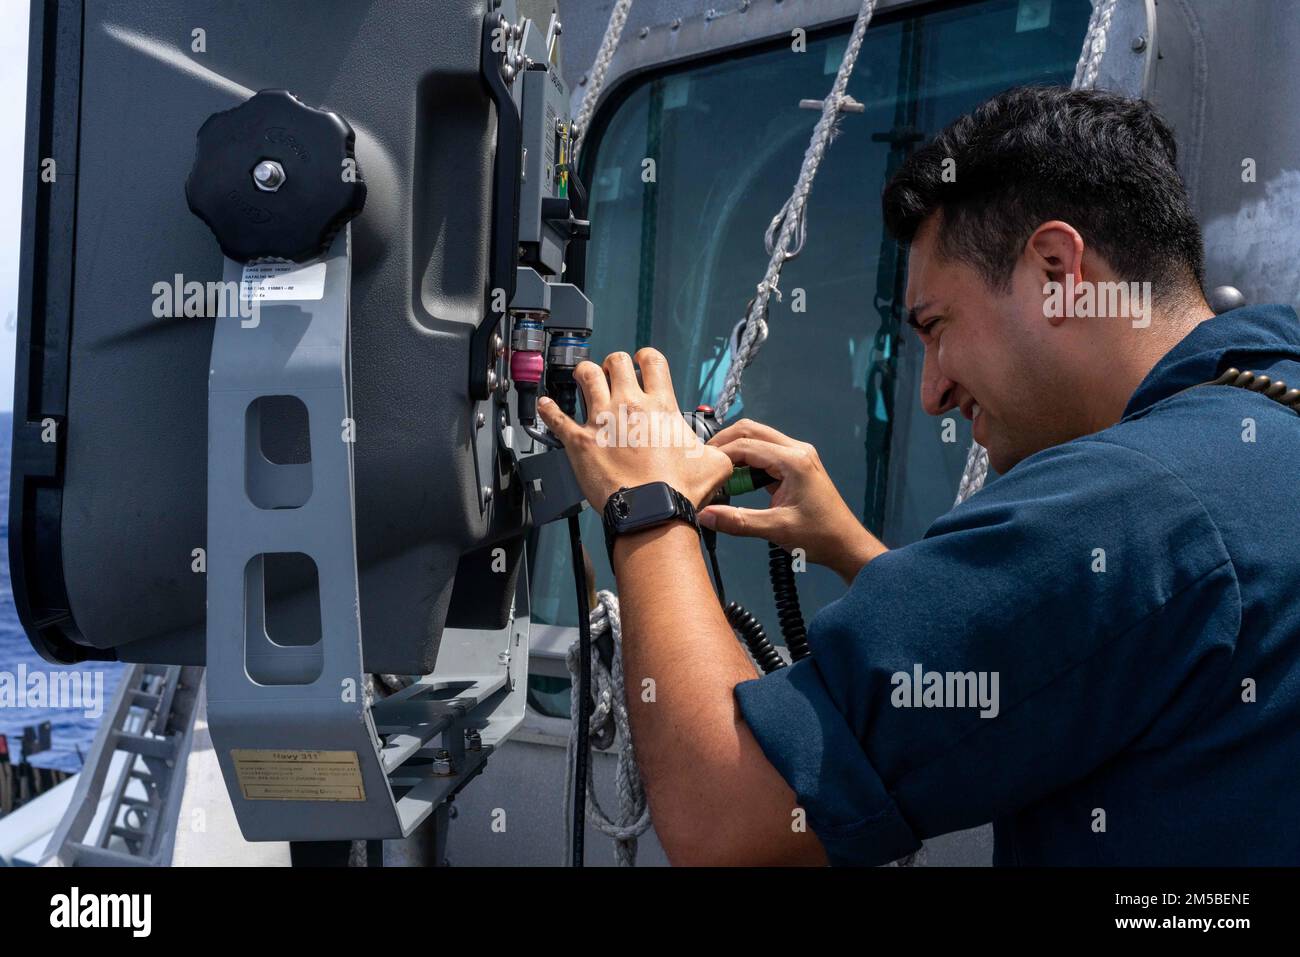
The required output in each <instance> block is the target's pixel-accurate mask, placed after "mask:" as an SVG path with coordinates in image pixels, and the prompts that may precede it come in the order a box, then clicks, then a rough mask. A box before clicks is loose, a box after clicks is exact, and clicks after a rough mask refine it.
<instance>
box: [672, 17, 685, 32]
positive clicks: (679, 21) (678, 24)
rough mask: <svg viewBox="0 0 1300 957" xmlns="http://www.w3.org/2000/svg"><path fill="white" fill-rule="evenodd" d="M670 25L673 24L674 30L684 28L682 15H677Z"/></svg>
mask: <svg viewBox="0 0 1300 957" xmlns="http://www.w3.org/2000/svg"><path fill="white" fill-rule="evenodd" d="M670 26H671V27H672V29H674V30H680V29H681V28H682V18H681V17H677V18H676V19H675V20H673V22H672V23H671V24H670Z"/></svg>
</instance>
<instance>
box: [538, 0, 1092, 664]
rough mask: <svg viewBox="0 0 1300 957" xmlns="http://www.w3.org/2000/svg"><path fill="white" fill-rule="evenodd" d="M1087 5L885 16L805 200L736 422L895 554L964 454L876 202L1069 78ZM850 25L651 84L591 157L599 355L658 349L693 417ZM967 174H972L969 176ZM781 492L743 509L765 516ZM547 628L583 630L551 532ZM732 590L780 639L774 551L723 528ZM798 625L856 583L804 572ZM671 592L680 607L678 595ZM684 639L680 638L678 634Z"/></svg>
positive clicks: (710, 389) (600, 541)
mask: <svg viewBox="0 0 1300 957" xmlns="http://www.w3.org/2000/svg"><path fill="white" fill-rule="evenodd" d="M1089 11H1090V6H1089V3H1088V0H1033V2H1030V0H987V2H981V3H971V4H968V5H964V6H960V7H956V8H953V7H947V8H944V9H939V10H934V11H933V12H928V13H925V12H922V13H919V14H918V13H912V14H910V15H907V16H904V17H901V18H897V17H896V18H893V19H883V18H882V19H881V20H880V21H879V22H877V23H875V24H873V25H872V26H871V28H870V29H869V30H868V31H867V39H866V42H865V44H864V46H863V49H862V53H861V55H860V56H859V58H858V62H857V66H856V69H855V71H854V74H853V76H852V78H851V80H850V83H849V86H848V92H849V94H850V95H852V96H853V97H854V98H855V99H857V100H858V101H859V102H861V103H862V104H864V107H865V110H864V112H862V113H845V114H844V115H843V116H842V117H841V122H840V126H839V133H838V135H837V136H836V138H835V139H834V141H833V143H832V145H831V147H830V149H829V151H828V152H827V154H826V158H825V160H824V162H823V163H822V166H821V169H820V172H819V174H818V177H817V181H816V184H815V186H814V188H813V191H812V195H811V199H810V202H809V206H808V217H807V241H806V244H805V245H804V248H803V251H802V253H801V254H800V255H799V257H798V258H796V259H794V260H792V261H791V262H789V263H788V264H787V265H786V266H785V269H784V272H783V274H782V277H781V292H782V297H781V299H780V301H776V300H775V299H773V301H772V304H771V308H770V312H769V336H768V339H767V342H766V343H765V345H764V346H763V348H762V350H761V351H760V353H759V355H758V357H757V359H756V360H755V361H754V363H753V364H752V365H751V366H750V367H749V368H748V369H747V370H746V373H745V377H744V384H743V390H742V392H741V396H740V400H739V401H737V402H736V403H735V404H734V405H733V407H732V409H731V410H730V413H729V417H734V416H737V415H743V416H748V417H750V418H754V419H756V420H758V421H761V422H765V423H767V424H769V425H771V426H773V427H775V428H777V429H780V430H781V431H783V432H785V433H787V434H788V435H791V436H793V437H795V438H797V439H800V440H803V441H807V442H811V443H812V444H813V445H815V446H816V447H817V450H818V452H819V454H820V456H821V459H822V461H823V462H824V463H825V465H826V468H827V470H828V471H829V473H830V476H831V478H832V479H833V480H834V482H835V484H836V487H837V488H838V489H839V490H840V492H841V494H843V496H844V498H845V499H846V501H847V502H848V503H849V505H850V507H852V508H853V509H854V511H855V512H856V513H857V515H858V517H859V519H860V520H862V521H863V522H864V523H865V524H866V525H867V527H868V528H871V529H872V530H873V531H874V532H876V533H877V534H879V535H881V536H882V537H883V539H884V541H885V542H886V543H887V544H889V545H891V546H897V545H901V544H905V543H907V542H911V541H914V540H916V539H918V538H920V537H921V535H922V534H923V533H924V532H925V529H926V528H927V527H929V525H930V524H931V523H932V522H933V521H934V520H935V519H936V518H937V517H938V516H939V515H941V514H942V513H943V512H945V511H946V510H947V509H949V508H950V507H951V506H952V501H953V496H954V495H955V493H956V488H957V483H958V480H959V478H960V475H961V470H962V466H963V464H964V462H965V457H966V450H967V448H968V447H969V444H970V428H969V423H967V422H966V421H965V420H964V419H962V417H961V416H960V414H958V413H956V412H955V411H954V412H953V413H952V414H951V415H950V416H948V418H951V419H952V420H953V422H954V424H955V431H953V434H952V436H951V437H952V439H953V441H950V442H949V441H944V429H945V425H944V421H943V419H942V418H939V419H936V418H932V417H930V416H927V415H926V414H925V413H924V411H923V410H922V409H921V408H920V402H919V394H918V392H919V371H920V359H921V348H920V343H919V341H918V340H917V339H916V337H915V333H913V332H912V331H911V330H910V329H908V328H907V327H906V326H905V325H904V326H902V327H901V331H900V326H899V319H900V318H901V317H900V315H899V314H900V313H901V311H902V291H903V288H904V286H903V283H904V281H905V266H906V263H905V261H904V260H903V259H902V257H901V255H900V253H899V250H898V248H897V246H896V244H894V243H893V242H892V241H889V240H888V239H887V238H886V236H885V233H884V229H883V225H882V222H881V215H880V192H881V189H882V187H883V185H884V183H885V180H886V178H887V173H888V172H889V171H890V170H891V169H892V168H893V167H894V166H895V165H896V164H897V163H898V162H900V161H901V159H902V158H903V157H904V156H905V155H906V151H907V149H908V148H909V146H910V145H911V144H914V143H915V142H917V139H918V137H919V138H921V139H928V138H929V137H931V136H933V135H934V134H935V133H937V132H938V131H939V130H940V129H942V127H943V126H945V125H946V124H948V123H949V122H951V121H952V120H954V119H955V118H956V117H957V116H959V115H960V114H962V113H964V112H966V111H968V110H970V109H971V108H973V107H974V106H976V105H977V104H978V103H980V102H981V101H983V100H985V99H987V98H988V97H990V96H992V95H993V94H995V93H997V92H999V91H1001V90H1003V89H1005V88H1007V87H1009V86H1015V85H1019V84H1024V83H1060V84H1068V83H1069V82H1070V79H1071V77H1072V76H1073V73H1074V67H1075V63H1076V61H1077V59H1078V55H1079V49H1080V46H1081V44H1082V41H1083V36H1084V32H1085V30H1086V26H1087V21H1088V15H1089ZM848 30H849V27H848V26H845V27H843V28H838V29H836V30H835V31H833V32H830V33H825V34H821V35H817V34H814V35H812V36H810V37H809V38H808V42H807V49H806V51H805V52H801V53H796V52H794V51H792V49H791V46H790V44H789V43H787V42H782V43H781V44H779V45H777V46H772V47H767V48H763V49H759V50H754V49H750V50H747V51H742V52H738V53H734V54H731V55H728V56H726V57H725V58H721V59H714V60H710V61H707V62H701V63H697V64H694V65H690V66H688V67H686V68H681V69H675V70H672V71H669V72H662V73H659V74H655V75H652V76H650V77H649V78H648V79H646V80H644V81H641V82H640V83H639V84H638V85H636V86H635V88H633V89H632V90H631V91H630V92H629V93H628V94H627V95H626V96H625V97H624V98H622V99H621V100H619V101H617V102H615V103H612V104H611V105H609V106H607V107H605V108H604V109H603V111H602V117H600V118H598V124H599V123H600V121H601V120H602V119H603V120H604V125H603V126H600V125H598V127H597V129H596V130H595V131H594V135H593V142H592V143H591V145H590V148H589V151H588V152H589V153H590V155H588V156H587V157H585V160H584V162H585V165H586V169H587V174H588V175H587V179H588V181H589V183H590V193H591V211H590V212H591V220H592V237H591V241H590V244H589V250H588V265H587V293H588V295H589V296H590V297H591V300H592V302H593V303H594V305H595V315H596V327H595V328H596V331H595V333H594V334H593V336H592V339H591V351H592V358H593V359H595V360H597V361H600V360H601V359H603V358H604V356H605V355H607V354H608V353H609V352H613V351H616V350H620V349H621V350H626V351H629V352H631V351H634V350H635V349H636V348H639V347H640V346H643V345H653V346H654V347H655V348H657V349H659V350H660V351H662V352H663V353H664V354H665V355H666V356H667V358H668V361H669V364H670V366H671V368H672V373H673V382H674V387H675V389H676V392H677V398H678V400H679V401H680V403H681V405H682V407H683V408H684V409H690V408H694V407H695V406H696V405H697V404H700V403H705V404H713V403H714V401H715V400H716V398H717V394H718V391H719V389H720V387H721V383H722V379H723V375H724V374H725V372H726V366H727V362H728V361H729V356H730V353H729V347H728V342H729V339H730V337H731V335H732V332H733V329H734V327H735V325H736V323H737V322H739V321H740V320H741V319H743V317H744V314H745V308H746V303H747V302H748V301H749V299H750V297H751V296H752V295H753V294H754V288H755V285H756V284H757V282H758V281H759V279H761V278H762V275H763V272H764V270H765V267H766V265H767V258H768V257H767V255H766V253H765V251H764V248H763V233H764V230H765V228H766V227H767V225H768V223H769V222H770V220H771V218H772V216H773V214H774V213H775V212H776V211H777V210H778V209H779V208H780V207H781V205H782V203H784V202H785V200H786V198H787V196H788V195H789V192H790V189H791V187H792V186H793V184H794V182H795V180H796V178H797V177H798V174H799V169H800V166H801V163H802V159H803V155H804V150H805V149H806V148H807V145H808V140H809V137H810V135H811V133H812V129H813V127H814V125H815V124H816V122H817V120H818V118H819V115H820V114H819V112H818V111H816V110H811V109H801V108H800V106H799V101H800V100H801V99H816V98H819V97H822V96H824V95H825V93H826V92H827V91H828V90H829V89H830V87H831V84H832V82H833V80H834V76H835V73H836V71H837V69H838V67H839V64H840V60H841V57H842V56H843V53H844V48H845V45H846V43H847V41H848ZM958 175H960V171H958ZM767 499H768V496H767V493H766V492H762V491H759V492H755V493H751V494H750V495H749V496H747V497H745V498H742V499H737V500H736V502H735V504H742V505H750V506H753V507H763V506H764V505H766V503H767ZM582 534H583V540H584V542H585V543H586V545H587V549H588V551H589V553H590V555H591V558H592V561H593V563H594V566H595V568H596V574H597V583H598V587H600V588H613V587H614V580H613V575H612V574H611V572H610V569H609V566H608V562H607V560H606V555H605V548H604V538H603V534H602V532H601V526H600V516H599V515H598V514H597V513H595V512H593V511H592V510H590V509H587V510H584V512H583V516H582ZM534 557H535V563H534V569H535V570H534V574H533V576H532V579H531V580H532V582H533V586H534V590H533V617H534V619H535V620H537V621H542V622H546V623H550V624H563V625H570V626H572V625H575V624H576V610H575V609H576V603H575V599H574V586H573V572H572V569H571V567H570V558H569V548H568V532H567V530H566V528H565V524H564V523H563V522H557V523H554V524H552V525H550V526H547V527H545V528H543V529H542V530H540V532H539V535H538V540H537V548H536V550H535V556H534ZM719 559H720V563H721V566H722V572H723V580H724V582H725V584H726V588H727V597H728V598H735V599H737V600H739V601H740V602H741V603H742V604H744V605H745V606H746V607H747V608H748V609H749V610H750V611H752V612H753V613H754V614H756V615H757V616H758V617H759V619H760V620H761V621H763V622H764V624H765V626H766V627H767V629H768V631H769V634H771V635H772V636H773V637H777V635H776V632H777V620H776V613H775V608H774V605H773V600H772V593H771V587H770V585H769V582H768V578H767V546H766V544H765V543H764V542H762V541H759V540H755V539H734V538H728V537H727V536H720V537H719ZM797 580H798V584H799V594H800V600H801V605H802V608H803V611H804V617H805V620H811V618H812V616H813V614H815V613H816V611H817V610H818V609H819V608H821V607H822V606H823V605H825V604H826V603H828V602H830V601H833V600H834V599H835V598H837V597H838V596H839V595H840V594H842V593H843V590H844V586H843V584H842V582H841V581H840V580H839V578H838V577H837V576H836V575H835V574H834V573H832V572H830V571H828V570H826V569H823V568H818V567H813V566H810V567H809V569H808V571H807V572H806V573H804V574H800V575H799V576H798V578H797ZM669 597H670V596H669ZM683 639H684V640H687V638H686V636H683Z"/></svg>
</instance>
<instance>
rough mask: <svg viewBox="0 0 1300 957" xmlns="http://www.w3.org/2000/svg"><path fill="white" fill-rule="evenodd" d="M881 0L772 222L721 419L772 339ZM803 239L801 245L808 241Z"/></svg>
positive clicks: (862, 22)
mask: <svg viewBox="0 0 1300 957" xmlns="http://www.w3.org/2000/svg"><path fill="white" fill-rule="evenodd" d="M875 9H876V0H863V3H862V9H861V10H859V11H858V19H857V22H856V23H854V24H853V33H852V34H851V35H850V37H849V43H848V46H847V47H845V48H844V58H843V59H842V60H841V61H840V69H839V72H838V73H836V74H835V83H834V85H833V86H832V87H831V92H830V94H829V95H828V96H827V97H826V99H825V100H824V101H823V102H822V115H821V119H819V120H818V121H817V125H816V126H815V127H814V128H813V133H812V139H811V140H810V141H809V143H808V149H807V151H805V153H804V155H803V166H802V167H801V168H800V170H799V178H798V179H797V180H796V181H795V184H794V190H793V191H792V192H791V193H790V198H789V199H787V200H786V201H785V204H784V205H782V207H781V210H780V212H778V213H777V214H776V217H775V218H774V219H773V220H772V225H770V226H769V227H768V230H767V232H768V235H771V234H772V233H774V232H776V230H775V228H774V227H775V224H776V223H777V222H780V224H781V231H780V233H779V234H778V235H777V239H776V242H775V243H772V244H770V245H768V251H769V253H770V254H771V259H769V260H768V263H767V272H765V273H764V274H763V281H762V282H760V283H759V284H758V293H757V295H755V296H754V301H753V302H752V303H751V304H750V307H749V316H748V317H747V319H746V321H745V332H744V335H742V336H741V338H740V349H739V350H738V351H737V352H736V354H735V355H733V356H732V359H731V365H730V367H729V368H728V369H727V377H726V381H725V382H724V383H723V385H722V395H721V396H719V398H718V401H717V402H716V403H714V410H715V411H716V413H717V416H718V418H719V419H721V418H724V417H725V416H726V414H727V410H728V409H729V408H731V405H732V403H733V402H734V401H735V399H736V395H737V393H739V391H740V379H741V376H743V375H744V374H745V368H746V367H747V366H748V365H749V364H750V363H751V362H753V361H754V357H755V356H756V355H758V350H759V349H760V348H762V346H763V343H764V341H766V339H767V304H768V300H769V299H771V297H772V295H773V294H775V295H776V298H777V300H778V301H779V300H780V298H781V291H780V289H779V288H778V283H779V282H780V281H781V269H782V267H783V266H785V263H786V261H787V260H789V259H791V258H793V257H794V255H795V254H796V253H797V249H791V247H790V241H791V240H792V239H794V238H795V237H796V234H801V233H802V230H803V220H804V208H805V207H806V206H807V205H808V194H809V193H811V192H812V187H813V180H815V179H816V178H817V169H818V167H820V166H821V162H822V158H823V157H824V156H825V155H826V147H827V146H829V145H830V141H831V139H832V138H833V137H834V136H835V132H836V126H837V125H838V122H839V115H840V105H841V104H842V103H843V102H844V96H845V91H846V90H847V89H848V85H849V77H850V76H851V75H852V74H853V67H854V65H855V64H856V63H857V61H858V54H859V53H860V52H862V42H863V40H864V39H865V38H866V33H867V25H868V24H870V23H871V15H872V14H873V13H874V12H875ZM802 245H803V243H802V241H800V242H799V246H802Z"/></svg>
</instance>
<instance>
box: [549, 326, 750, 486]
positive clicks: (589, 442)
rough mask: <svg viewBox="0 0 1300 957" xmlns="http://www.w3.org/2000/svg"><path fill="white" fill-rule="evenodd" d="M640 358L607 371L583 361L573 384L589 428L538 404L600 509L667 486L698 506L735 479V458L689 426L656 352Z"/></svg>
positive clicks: (619, 361)
mask: <svg viewBox="0 0 1300 957" xmlns="http://www.w3.org/2000/svg"><path fill="white" fill-rule="evenodd" d="M636 364H637V365H638V366H640V367H641V378H642V380H643V382H644V383H645V384H644V387H642V385H640V384H638V383H637V381H636V370H635V369H634V368H633V366H632V357H631V356H629V355H628V354H627V353H626V352H613V353H610V354H609V355H608V356H606V357H605V364H604V368H603V369H602V367H601V366H598V365H596V363H594V362H590V361H588V362H581V363H579V364H578V367H577V368H576V369H574V370H573V378H574V380H575V381H576V382H577V383H578V385H579V386H581V387H582V397H583V401H584V403H585V405H586V407H587V422H586V424H584V425H579V424H578V423H577V422H575V421H574V420H573V419H571V418H569V416H567V415H565V414H564V412H562V411H561V410H560V407H559V406H557V405H556V404H555V403H554V402H552V401H551V400H550V399H547V398H542V399H541V400H539V401H538V403H537V412H538V414H539V415H540V416H541V418H542V421H543V422H545V423H546V427H547V428H549V429H550V430H551V432H552V433H554V434H555V436H556V437H557V438H558V439H559V440H560V441H561V442H563V443H564V450H565V452H566V453H567V454H568V456H569V463H570V464H571V465H572V466H573V473H574V475H575V476H577V479H578V482H579V484H580V485H581V486H582V493H583V494H584V495H586V496H587V501H589V502H590V503H591V505H592V507H593V508H594V509H596V510H597V511H600V510H601V509H603V508H604V507H605V502H606V501H608V499H609V497H610V496H611V495H613V494H614V493H615V492H617V491H618V490H619V489H620V488H622V487H624V486H626V487H629V488H634V487H635V486H637V485H644V484H646V483H647V482H667V483H668V484H669V485H671V486H672V487H673V488H675V489H676V490H677V491H679V492H681V493H682V494H683V495H685V496H686V497H687V498H688V499H690V500H691V502H692V503H693V504H694V505H696V506H697V507H698V506H699V505H700V504H701V503H703V502H707V501H708V500H709V499H711V498H712V497H713V493H714V492H715V491H716V490H717V488H718V486H720V485H722V483H723V482H725V481H726V480H727V478H728V477H729V476H730V475H731V469H732V465H731V459H729V458H728V457H727V456H726V455H725V454H724V453H723V452H722V451H720V450H718V449H716V448H710V447H708V446H706V445H705V444H704V443H703V442H701V441H700V439H699V438H698V437H697V436H696V435H695V433H694V431H692V430H691V428H690V426H689V425H687V424H686V420H685V419H683V418H682V413H681V410H680V409H679V408H678V406H677V396H676V395H674V393H673V380H672V377H671V376H670V375H669V372H668V362H667V360H665V359H664V357H663V356H662V355H661V354H660V353H659V352H658V351H657V350H655V349H649V348H646V349H642V350H640V351H639V352H637V354H636Z"/></svg>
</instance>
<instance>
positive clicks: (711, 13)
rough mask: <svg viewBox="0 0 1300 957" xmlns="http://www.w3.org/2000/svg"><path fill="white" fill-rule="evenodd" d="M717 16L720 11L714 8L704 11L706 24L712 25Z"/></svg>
mask: <svg viewBox="0 0 1300 957" xmlns="http://www.w3.org/2000/svg"><path fill="white" fill-rule="evenodd" d="M717 15H718V11H717V10H715V9H713V7H709V9H707V10H705V11H704V22H705V23H711V22H712V21H713V20H714V19H715V18H716V17H717Z"/></svg>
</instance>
